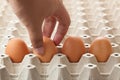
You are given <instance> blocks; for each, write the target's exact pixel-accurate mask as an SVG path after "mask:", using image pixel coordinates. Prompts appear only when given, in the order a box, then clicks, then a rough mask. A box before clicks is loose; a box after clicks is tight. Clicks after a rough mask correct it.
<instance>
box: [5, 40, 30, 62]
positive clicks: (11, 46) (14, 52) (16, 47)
mask: <svg viewBox="0 0 120 80" xmlns="http://www.w3.org/2000/svg"><path fill="white" fill-rule="evenodd" d="M5 52H6V54H7V55H9V57H10V58H11V60H12V61H13V62H14V63H19V62H21V61H22V60H23V58H24V56H25V55H26V54H29V49H28V47H27V45H26V44H25V42H24V41H23V40H22V39H19V38H13V39H11V40H9V41H8V44H7V46H6V49H5Z"/></svg>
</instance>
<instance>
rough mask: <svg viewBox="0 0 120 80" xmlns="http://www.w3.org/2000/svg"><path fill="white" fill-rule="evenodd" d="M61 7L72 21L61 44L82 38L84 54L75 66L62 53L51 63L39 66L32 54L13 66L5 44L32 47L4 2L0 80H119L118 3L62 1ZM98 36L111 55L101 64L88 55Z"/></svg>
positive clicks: (111, 0) (0, 11) (0, 27)
mask: <svg viewBox="0 0 120 80" xmlns="http://www.w3.org/2000/svg"><path fill="white" fill-rule="evenodd" d="M63 3H64V4H65V7H66V8H67V10H68V12H69V14H70V17H71V25H70V28H69V30H68V33H67V35H66V36H65V38H64V40H65V39H66V38H67V37H68V36H78V37H81V38H82V39H83V41H84V43H85V47H86V54H84V55H83V56H82V58H81V59H80V60H79V62H77V63H71V62H69V60H68V59H67V57H66V56H65V55H64V54H62V53H58V54H56V55H54V57H53V58H52V60H51V61H50V63H42V62H40V60H39V59H38V58H37V57H36V56H35V55H34V54H32V53H31V54H28V55H26V56H25V57H24V59H23V61H22V62H21V63H12V61H11V60H10V58H9V56H8V55H5V54H4V53H5V52H4V51H5V47H6V44H7V42H8V40H9V39H11V38H13V37H20V38H22V39H23V40H24V41H25V42H26V43H27V45H28V46H29V47H31V43H30V40H29V36H28V33H27V30H26V29H25V27H24V25H22V24H21V23H20V22H19V20H18V18H17V17H16V16H15V15H14V13H13V12H12V9H11V7H10V6H9V4H8V3H7V1H6V0H1V1H0V45H1V46H0V52H1V54H0V80H120V22H119V21H120V1H119V0H70V1H68V0H63ZM55 31H56V29H55ZM55 31H54V32H53V35H52V36H54V34H55ZM98 36H105V37H107V38H108V39H109V40H110V42H111V45H112V47H113V54H111V56H110V57H109V59H108V61H107V62H104V63H101V62H97V60H96V57H95V56H94V55H93V54H90V53H88V52H87V49H88V48H89V46H90V44H91V42H92V41H93V40H94V39H95V38H96V37H98ZM64 40H63V41H62V43H63V42H64ZM73 53H74V52H73Z"/></svg>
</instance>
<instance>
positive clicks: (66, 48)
mask: <svg viewBox="0 0 120 80" xmlns="http://www.w3.org/2000/svg"><path fill="white" fill-rule="evenodd" d="M85 52H86V49H85V46H84V43H83V41H82V39H81V38H79V37H71V36H70V37H68V38H67V39H66V40H65V42H64V44H63V47H62V53H63V54H65V55H66V56H67V57H68V59H69V61H70V62H78V61H79V60H80V58H81V56H82V55H83V54H84V53H85Z"/></svg>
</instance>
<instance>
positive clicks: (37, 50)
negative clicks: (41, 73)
mask: <svg viewBox="0 0 120 80" xmlns="http://www.w3.org/2000/svg"><path fill="white" fill-rule="evenodd" d="M33 53H35V54H39V55H43V54H44V48H43V47H40V48H34V49H33Z"/></svg>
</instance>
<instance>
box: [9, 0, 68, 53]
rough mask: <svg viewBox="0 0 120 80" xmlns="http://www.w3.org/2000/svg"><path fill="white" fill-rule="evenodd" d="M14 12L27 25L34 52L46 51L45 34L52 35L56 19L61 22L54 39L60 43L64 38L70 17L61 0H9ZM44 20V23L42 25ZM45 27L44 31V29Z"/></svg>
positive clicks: (56, 42)
mask: <svg viewBox="0 0 120 80" xmlns="http://www.w3.org/2000/svg"><path fill="white" fill-rule="evenodd" d="M8 2H9V3H10V4H11V6H12V8H13V11H14V13H15V14H16V15H17V16H18V18H19V19H20V21H21V22H22V23H23V24H24V25H25V26H26V28H27V30H28V33H29V36H30V40H31V43H32V46H33V52H35V53H38V54H42V53H44V47H43V35H44V36H47V37H51V34H52V32H53V30H54V28H55V24H56V21H58V22H59V24H58V28H57V31H56V34H55V36H54V38H53V41H54V43H55V44H56V45H58V44H59V43H60V42H61V41H62V39H63V38H64V36H65V34H66V32H67V30H68V28H69V25H70V17H69V15H68V12H67V11H66V9H65V7H64V5H63V3H62V1H60V0H8ZM43 21H44V25H43V26H42V24H43ZM42 27H43V31H42Z"/></svg>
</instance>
